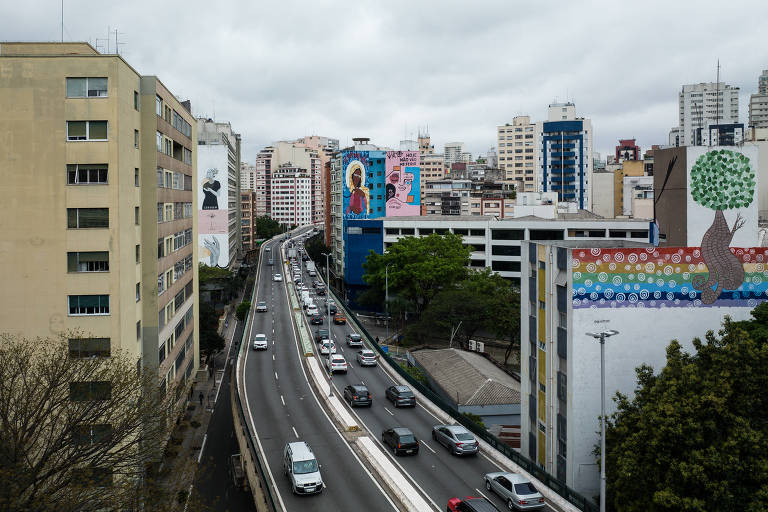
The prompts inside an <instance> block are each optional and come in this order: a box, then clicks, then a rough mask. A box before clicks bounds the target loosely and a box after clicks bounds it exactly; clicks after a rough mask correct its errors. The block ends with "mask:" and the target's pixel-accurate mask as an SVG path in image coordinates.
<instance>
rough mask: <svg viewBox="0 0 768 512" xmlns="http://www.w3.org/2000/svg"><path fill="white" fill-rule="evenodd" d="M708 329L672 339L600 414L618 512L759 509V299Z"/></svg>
mask: <svg viewBox="0 0 768 512" xmlns="http://www.w3.org/2000/svg"><path fill="white" fill-rule="evenodd" d="M753 316H754V320H751V321H748V322H731V321H730V320H729V319H728V318H726V320H725V322H724V324H723V328H722V329H721V330H720V331H719V333H718V334H717V335H716V334H715V333H713V332H709V333H708V334H707V336H706V340H705V341H701V340H699V339H695V340H694V342H693V344H694V347H695V348H696V353H695V354H693V355H691V354H688V353H686V352H684V351H683V350H682V349H681V346H680V344H679V343H678V342H677V341H672V342H671V343H670V345H669V346H668V347H667V364H666V366H665V367H664V368H663V369H662V370H661V372H660V373H659V374H658V375H656V374H654V373H653V369H652V368H650V367H649V366H647V365H643V366H641V367H639V368H638V369H637V379H638V385H637V389H636V394H635V397H634V398H632V399H631V400H630V399H629V398H628V397H627V396H624V395H622V394H617V396H616V397H615V398H614V400H615V401H616V403H617V406H618V409H617V411H616V412H615V413H614V414H613V415H611V417H610V418H609V419H608V421H607V433H606V445H607V453H606V459H607V462H606V466H607V467H606V470H607V474H608V496H607V498H608V503H609V504H611V505H612V507H613V509H614V510H617V511H641V510H642V511H651V512H654V511H695V512H705V511H711V510H741V511H745V512H758V511H764V510H768V393H766V392H765V390H766V389H768V371H766V369H768V339H767V338H766V319H767V318H768V306H766V304H765V303H763V304H762V305H761V306H760V307H758V308H757V309H756V310H755V311H754V312H753Z"/></svg>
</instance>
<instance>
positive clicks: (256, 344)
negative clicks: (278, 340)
mask: <svg viewBox="0 0 768 512" xmlns="http://www.w3.org/2000/svg"><path fill="white" fill-rule="evenodd" d="M268 346H269V345H268V344H267V335H266V334H257V335H256V336H254V337H253V350H267V347H268Z"/></svg>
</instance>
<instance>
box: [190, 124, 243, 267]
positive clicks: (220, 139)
mask: <svg viewBox="0 0 768 512" xmlns="http://www.w3.org/2000/svg"><path fill="white" fill-rule="evenodd" d="M240 145H241V142H240V134H239V133H235V132H234V131H232V125H231V124H230V123H228V122H215V121H213V120H212V119H210V118H198V119H197V163H198V166H199V168H200V169H202V172H201V173H200V174H201V180H200V184H199V186H198V204H199V205H200V210H199V211H198V215H199V224H198V228H199V231H198V244H199V245H200V249H199V253H200V263H203V264H205V265H208V266H209V267H221V268H228V269H233V268H234V267H236V266H237V264H238V263H239V261H240V258H241V256H242V235H241V231H240V218H241V212H240V168H241V161H240Z"/></svg>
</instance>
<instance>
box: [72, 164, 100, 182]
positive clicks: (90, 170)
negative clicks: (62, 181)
mask: <svg viewBox="0 0 768 512" xmlns="http://www.w3.org/2000/svg"><path fill="white" fill-rule="evenodd" d="M107 174H108V173H107V164H67V185H95V184H106V183H108V181H107Z"/></svg>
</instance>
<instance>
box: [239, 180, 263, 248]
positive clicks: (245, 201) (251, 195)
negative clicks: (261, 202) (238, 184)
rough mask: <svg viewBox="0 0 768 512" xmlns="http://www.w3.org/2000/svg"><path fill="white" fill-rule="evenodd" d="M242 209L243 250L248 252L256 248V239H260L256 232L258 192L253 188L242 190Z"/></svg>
mask: <svg viewBox="0 0 768 512" xmlns="http://www.w3.org/2000/svg"><path fill="white" fill-rule="evenodd" d="M240 211H241V212H242V220H241V221H240V226H241V230H242V233H243V251H245V252H248V251H251V250H253V249H256V248H257V247H258V246H257V245H256V240H258V239H259V236H258V233H257V232H256V217H258V215H256V192H254V191H253V190H243V191H241V192H240Z"/></svg>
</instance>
